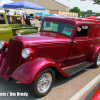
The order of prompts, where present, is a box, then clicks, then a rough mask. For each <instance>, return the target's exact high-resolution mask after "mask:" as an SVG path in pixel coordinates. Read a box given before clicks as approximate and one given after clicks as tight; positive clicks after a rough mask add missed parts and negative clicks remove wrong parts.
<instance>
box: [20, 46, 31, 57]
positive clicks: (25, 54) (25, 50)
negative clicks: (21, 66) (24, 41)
mask: <svg viewBox="0 0 100 100" xmlns="http://www.w3.org/2000/svg"><path fill="white" fill-rule="evenodd" d="M29 55H30V53H29V50H28V49H26V48H25V49H23V50H22V57H23V58H24V59H27V58H28V57H29Z"/></svg>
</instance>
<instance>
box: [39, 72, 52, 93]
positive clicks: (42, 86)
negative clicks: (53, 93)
mask: <svg viewBox="0 0 100 100" xmlns="http://www.w3.org/2000/svg"><path fill="white" fill-rule="evenodd" d="M51 83H52V75H51V74H50V73H44V74H43V75H42V76H41V77H40V78H39V81H38V84H37V89H38V91H39V92H40V93H45V92H46V91H47V90H48V89H49V88H50V86H51Z"/></svg>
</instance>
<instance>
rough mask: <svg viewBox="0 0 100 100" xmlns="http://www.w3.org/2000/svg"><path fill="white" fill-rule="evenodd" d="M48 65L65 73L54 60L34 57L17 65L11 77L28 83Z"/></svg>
mask: <svg viewBox="0 0 100 100" xmlns="http://www.w3.org/2000/svg"><path fill="white" fill-rule="evenodd" d="M50 66H53V67H55V68H56V69H57V70H58V71H59V72H60V73H61V74H63V75H64V76H66V75H67V74H66V73H64V71H63V70H62V69H61V68H60V67H59V66H58V65H57V64H56V63H55V62H54V61H52V60H50V59H47V58H36V59H35V60H32V61H29V62H26V63H24V64H22V65H21V66H20V67H18V68H17V69H16V70H15V71H14V73H13V74H12V75H11V77H12V78H14V79H15V80H17V81H20V82H22V83H24V84H30V83H32V82H33V81H34V80H35V79H36V77H37V76H38V75H39V73H40V72H41V71H42V70H43V69H45V68H47V67H50ZM67 76H69V75H67Z"/></svg>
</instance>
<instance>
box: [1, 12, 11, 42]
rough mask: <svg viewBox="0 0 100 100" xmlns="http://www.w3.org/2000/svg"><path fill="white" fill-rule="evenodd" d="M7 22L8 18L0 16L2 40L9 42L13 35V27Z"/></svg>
mask: <svg viewBox="0 0 100 100" xmlns="http://www.w3.org/2000/svg"><path fill="white" fill-rule="evenodd" d="M6 21H7V19H6V16H5V15H4V14H0V40H4V41H9V39H10V38H11V37H12V36H13V34H12V29H11V27H10V26H9V24H7V23H6Z"/></svg>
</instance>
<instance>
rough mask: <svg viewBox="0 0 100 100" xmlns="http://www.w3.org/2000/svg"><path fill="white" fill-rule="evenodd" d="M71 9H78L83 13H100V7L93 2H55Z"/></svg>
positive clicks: (78, 0)
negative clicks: (90, 11)
mask: <svg viewBox="0 0 100 100" xmlns="http://www.w3.org/2000/svg"><path fill="white" fill-rule="evenodd" d="M55 1H57V2H59V3H61V4H64V5H65V6H67V7H69V8H73V7H78V8H80V10H81V11H87V10H92V11H93V12H99V13H100V5H97V4H93V1H92V0H85V1H81V0H55Z"/></svg>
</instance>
